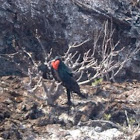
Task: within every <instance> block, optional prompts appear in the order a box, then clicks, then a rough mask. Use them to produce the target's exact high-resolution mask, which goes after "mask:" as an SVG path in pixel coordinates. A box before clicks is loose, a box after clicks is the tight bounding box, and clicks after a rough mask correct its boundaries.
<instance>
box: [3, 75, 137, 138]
mask: <svg viewBox="0 0 140 140" xmlns="http://www.w3.org/2000/svg"><path fill="white" fill-rule="evenodd" d="M24 80H25V78H21V77H15V76H5V77H1V78H0V140H3V139H11V140H19V139H25V140H30V139H35V140H36V139H54V140H55V139H56V138H53V136H54V134H56V136H57V138H58V137H59V138H60V139H61V136H63V138H64V139H68V138H66V137H67V134H66V132H68V131H69V133H70V134H71V136H72V134H73V133H72V132H73V131H72V130H73V129H74V128H77V129H76V134H78V132H79V129H80V127H83V126H84V127H85V126H88V129H89V127H91V125H92V127H94V128H98V127H100V128H101V129H102V131H101V132H103V131H105V130H108V129H110V128H116V129H117V130H119V131H121V132H123V134H124V135H121V137H122V139H127V138H126V137H125V136H129V138H128V139H133V140H138V139H140V133H139V132H140V127H139V124H140V83H139V82H138V81H135V80H134V81H132V82H124V83H110V82H102V83H100V84H98V85H96V86H93V85H92V86H89V85H86V86H81V91H82V92H84V93H86V94H88V98H87V99H84V100H83V99H81V98H79V97H78V96H77V95H76V94H73V96H72V102H73V106H68V105H66V104H65V102H66V101H67V98H66V94H65V93H64V94H62V95H61V96H60V97H59V99H58V100H57V101H56V103H55V105H54V106H49V105H47V104H46V103H45V101H41V100H38V99H37V98H35V97H33V96H32V94H29V93H28V92H27V91H26V90H25V89H24V86H23V84H22V82H23V81H24ZM39 94H41V93H38V95H39ZM50 129H51V130H50ZM58 129H59V130H60V129H62V130H63V131H58ZM50 131H51V134H50ZM86 131H88V130H86ZM44 135H45V137H44V138H41V136H42V137H43V136H44ZM80 135H81V139H82V134H81V133H80ZM84 135H85V133H84ZM46 136H47V138H46ZM123 136H124V137H123ZM59 138H58V139H59ZM70 138H71V137H70ZM70 138H69V139H70ZM90 138H91V136H89V139H90ZM73 139H74V138H73ZM75 139H76V138H75ZM77 139H78V137H77ZM79 139H80V138H79ZM85 139H86V138H85ZM91 139H94V138H91ZM95 139H96V138H95ZM110 139H111V138H110ZM112 139H113V138H112ZM114 139H115V138H114ZM107 140H109V138H108V139H107Z"/></svg>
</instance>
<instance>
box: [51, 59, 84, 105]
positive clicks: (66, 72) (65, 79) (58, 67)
mask: <svg viewBox="0 0 140 140" xmlns="http://www.w3.org/2000/svg"><path fill="white" fill-rule="evenodd" d="M51 71H52V75H53V77H54V78H55V80H57V81H59V82H62V85H63V86H64V87H66V90H67V99H68V102H67V104H69V105H70V104H72V102H71V92H72V91H73V92H75V93H77V94H78V95H79V96H80V97H82V98H86V96H85V95H83V94H82V93H81V92H80V87H79V85H78V83H77V82H76V80H75V79H74V77H73V74H72V72H71V70H70V69H69V68H68V67H67V66H66V65H65V64H64V63H63V62H62V60H61V59H60V58H59V57H56V58H55V59H54V60H53V61H52V62H51Z"/></svg>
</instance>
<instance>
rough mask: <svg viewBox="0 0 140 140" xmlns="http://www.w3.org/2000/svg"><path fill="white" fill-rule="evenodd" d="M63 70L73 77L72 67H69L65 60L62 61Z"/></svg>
mask: <svg viewBox="0 0 140 140" xmlns="http://www.w3.org/2000/svg"><path fill="white" fill-rule="evenodd" d="M62 67H63V71H65V72H66V73H67V74H69V75H70V76H71V77H73V73H72V71H71V69H70V68H68V67H67V66H66V65H65V64H64V63H63V62H62Z"/></svg>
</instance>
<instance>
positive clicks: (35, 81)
mask: <svg viewBox="0 0 140 140" xmlns="http://www.w3.org/2000/svg"><path fill="white" fill-rule="evenodd" d="M113 34H114V30H113V29H112V28H109V25H108V22H105V24H104V26H103V28H102V30H101V31H99V32H97V33H96V35H95V37H94V43H93V48H91V49H89V50H88V51H87V52H85V53H84V54H80V53H79V52H78V50H77V49H78V48H79V47H81V46H82V45H84V44H85V43H87V42H88V41H90V39H87V40H85V41H84V42H82V43H80V44H73V45H69V47H68V49H67V51H66V52H65V53H64V55H63V56H62V58H64V62H65V64H66V65H68V66H69V67H70V68H71V69H72V71H73V73H74V75H75V77H76V80H77V82H78V83H79V84H80V85H81V84H87V83H90V82H92V81H93V80H94V79H96V78H99V77H100V78H104V77H106V78H107V79H108V80H111V79H112V80H114V77H115V76H116V75H117V74H118V73H119V72H120V70H121V69H122V68H123V67H124V65H125V64H126V63H127V62H128V61H129V60H131V58H132V57H133V56H134V55H136V53H137V52H138V51H139V50H140V47H139V46H137V47H136V48H135V49H133V50H131V51H129V52H128V53H127V54H125V56H124V58H123V60H121V59H118V60H117V59H114V58H117V57H119V55H120V53H123V51H124V49H125V48H122V49H119V48H117V47H118V46H119V43H120V42H119V41H118V42H117V43H116V44H114V43H113ZM36 39H37V40H38V42H39V44H40V46H41V48H42V54H43V56H44V60H45V62H44V65H46V66H47V69H48V74H50V62H51V60H52V50H51V51H50V52H46V50H45V48H44V46H43V44H42V42H41V40H40V36H39V35H38V32H37V30H36ZM101 39H102V42H101ZM13 47H14V48H15V50H16V52H15V53H13V54H7V55H4V57H6V58H7V59H9V60H11V61H12V62H14V63H16V66H17V68H18V69H19V70H20V71H21V72H22V73H24V74H25V75H26V76H28V77H29V82H28V83H24V86H25V88H26V89H27V91H28V92H29V93H30V94H31V93H32V95H34V96H36V94H35V93H36V91H37V90H38V89H40V90H41V92H42V93H43V96H42V97H37V96H36V97H37V98H39V99H41V100H46V101H47V102H48V103H49V104H54V102H55V100H56V99H57V98H58V97H59V96H60V95H61V94H62V93H63V92H64V90H63V88H62V86H61V83H56V82H54V80H50V84H48V83H47V82H45V81H44V79H43V78H42V72H40V71H39V69H38V68H39V66H40V63H41V62H39V61H35V60H34V57H33V54H32V53H30V52H28V51H26V49H25V48H24V47H22V46H16V45H15V42H14V41H13ZM72 50H74V51H72ZM75 50H76V51H75ZM1 56H2V55H1ZM16 57H18V58H19V59H20V61H19V62H16V60H15V58H16ZM23 64H24V65H23ZM23 66H24V68H23ZM83 77H84V78H83Z"/></svg>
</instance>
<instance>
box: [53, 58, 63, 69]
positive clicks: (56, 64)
mask: <svg viewBox="0 0 140 140" xmlns="http://www.w3.org/2000/svg"><path fill="white" fill-rule="evenodd" d="M60 62H61V58H60V57H59V56H56V57H55V59H53V60H52V62H51V66H52V67H53V69H55V70H58V67H59V64H60Z"/></svg>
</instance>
